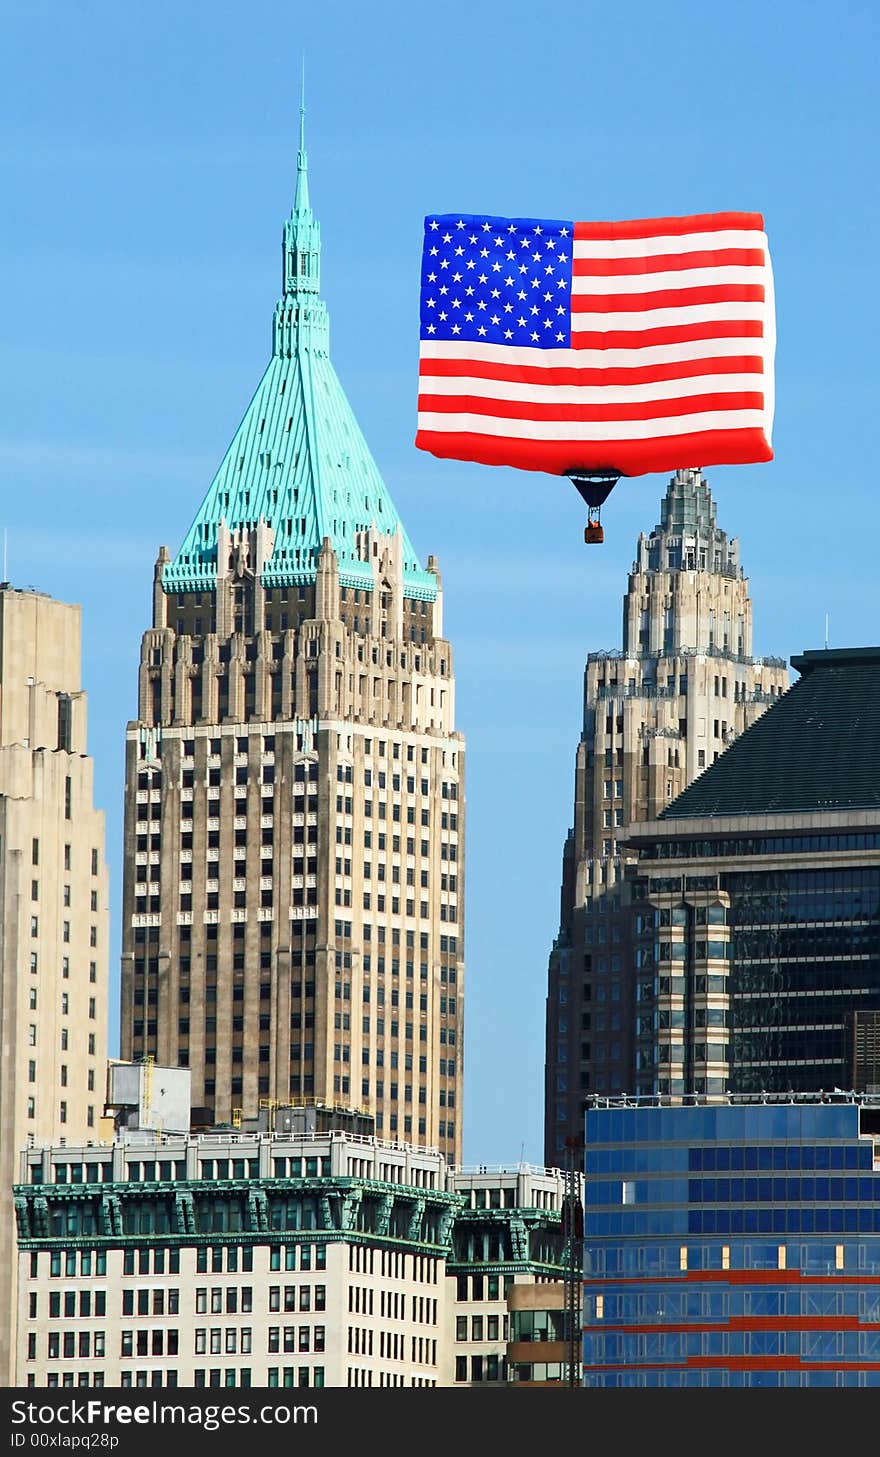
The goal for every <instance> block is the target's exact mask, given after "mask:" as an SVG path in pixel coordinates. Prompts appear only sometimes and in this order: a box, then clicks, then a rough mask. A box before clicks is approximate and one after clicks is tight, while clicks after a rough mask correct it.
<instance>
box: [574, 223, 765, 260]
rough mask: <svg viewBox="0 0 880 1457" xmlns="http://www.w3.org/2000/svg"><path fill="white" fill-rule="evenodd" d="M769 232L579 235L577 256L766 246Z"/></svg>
mask: <svg viewBox="0 0 880 1457" xmlns="http://www.w3.org/2000/svg"><path fill="white" fill-rule="evenodd" d="M766 247H767V234H766V233H763V232H760V231H759V230H758V229H757V228H748V229H738V228H736V229H734V228H728V229H723V228H722V229H719V231H718V232H717V233H685V234H683V235H682V236H681V237H672V238H667V237H662V236H658V237H656V238H576V239H575V241H574V246H573V249H572V252H573V256H574V257H575V258H652V257H654V256H655V255H656V254H658V253H705V252H707V251H708V250H709V249H712V248H764V249H765V250H766Z"/></svg>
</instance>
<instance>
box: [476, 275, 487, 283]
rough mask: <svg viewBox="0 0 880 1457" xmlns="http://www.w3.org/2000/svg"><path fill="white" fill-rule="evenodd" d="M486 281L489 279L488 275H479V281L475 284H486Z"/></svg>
mask: <svg viewBox="0 0 880 1457" xmlns="http://www.w3.org/2000/svg"><path fill="white" fill-rule="evenodd" d="M488 279H489V275H488V274H487V273H481V274H480V277H479V279H478V280H477V282H478V283H487V282H488Z"/></svg>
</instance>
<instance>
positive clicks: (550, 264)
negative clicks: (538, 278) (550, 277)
mask: <svg viewBox="0 0 880 1457" xmlns="http://www.w3.org/2000/svg"><path fill="white" fill-rule="evenodd" d="M544 272H545V273H552V272H553V264H552V263H548V264H547V267H546V268H545V269H544Z"/></svg>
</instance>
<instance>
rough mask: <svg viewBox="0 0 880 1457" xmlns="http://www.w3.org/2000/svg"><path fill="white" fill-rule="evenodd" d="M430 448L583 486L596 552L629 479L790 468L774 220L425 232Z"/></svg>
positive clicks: (524, 224)
mask: <svg viewBox="0 0 880 1457" xmlns="http://www.w3.org/2000/svg"><path fill="white" fill-rule="evenodd" d="M420 317H421V329H420V348H419V397H418V429H417V434H416V441H415V443H416V445H417V446H418V447H419V449H421V450H426V451H429V452H430V453H431V454H433V455H436V456H441V457H444V458H447V459H453V460H467V461H478V462H481V463H483V464H486V465H509V466H515V467H517V468H519V469H521V470H532V471H544V472H547V473H549V474H552V475H557V476H559V475H562V476H567V477H568V478H569V479H570V480H571V481H572V482H573V484H574V486H575V488H576V489H577V491H578V493H579V494H580V496H581V497H582V499H583V501H584V502H585V504H586V506H587V525H586V528H585V531H584V540H585V541H587V542H591V543H595V542H601V541H602V540H603V539H604V533H603V529H602V524H601V519H600V513H601V507H602V505H603V503H604V502H605V500H606V498H607V497H608V495H609V493H610V492H611V490H612V489H613V487H614V486H615V484H616V483H617V481H618V480H620V478H621V477H622V476H639V475H645V474H647V473H649V472H653V471H667V470H674V469H677V468H680V467H682V465H683V464H685V463H688V462H690V463H696V462H699V464H700V465H701V466H707V465H742V464H746V463H749V462H753V461H766V460H771V459H772V458H773V451H772V447H771V430H772V422H773V356H774V349H775V319H774V307H773V276H772V269H771V263H770V254H769V250H768V246H767V237H766V234H765V232H764V220H763V218H762V216H761V214H760V213H752V212H727V213H708V214H700V215H695V216H691V217H668V218H649V219H640V220H634V221H627V222H616V223H615V222H611V223H608V222H606V223H602V222H580V223H579V222H569V221H564V220H563V221H560V220H557V219H538V218H500V217H489V216H482V215H481V216H477V215H474V214H470V213H459V214H455V213H447V214H436V215H433V216H430V217H427V218H426V219H425V231H424V247H423V252H422V275H421V314H420Z"/></svg>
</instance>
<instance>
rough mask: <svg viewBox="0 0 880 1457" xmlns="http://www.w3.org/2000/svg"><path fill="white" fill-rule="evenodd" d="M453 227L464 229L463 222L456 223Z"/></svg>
mask: <svg viewBox="0 0 880 1457" xmlns="http://www.w3.org/2000/svg"><path fill="white" fill-rule="evenodd" d="M455 226H456V227H457V228H463V227H464V223H463V222H457V223H456V224H455Z"/></svg>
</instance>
